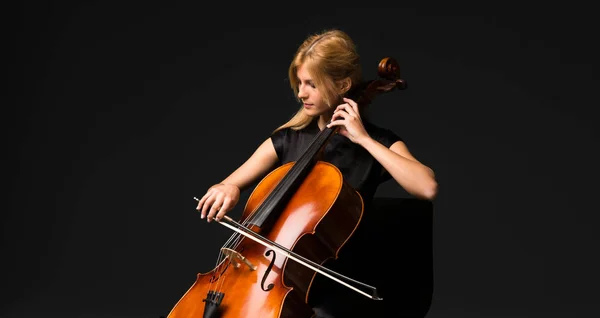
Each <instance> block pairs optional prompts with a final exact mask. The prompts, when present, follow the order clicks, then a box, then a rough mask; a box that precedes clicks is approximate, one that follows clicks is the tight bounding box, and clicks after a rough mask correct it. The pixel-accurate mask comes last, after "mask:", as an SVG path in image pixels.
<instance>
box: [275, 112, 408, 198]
mask: <svg viewBox="0 0 600 318" xmlns="http://www.w3.org/2000/svg"><path fill="white" fill-rule="evenodd" d="M363 125H364V127H365V130H366V131H367V133H368V134H369V135H370V136H371V138H373V139H374V140H376V141H378V142H380V143H381V144H383V145H384V146H386V147H388V148H389V147H390V146H391V145H392V144H394V143H395V142H396V141H403V140H402V139H401V138H400V137H399V136H397V135H396V134H395V133H394V132H392V131H391V130H389V129H385V128H381V127H378V126H376V125H374V124H372V123H370V122H366V121H365V122H363ZM319 132H320V130H319V126H318V122H317V120H316V119H315V120H313V121H312V122H311V123H310V124H309V125H308V126H307V127H306V128H304V129H302V130H293V129H291V128H286V129H282V130H279V131H276V132H275V133H273V134H272V135H271V140H272V141H273V145H274V146H275V151H276V152H277V156H278V157H279V163H280V164H281V165H283V164H286V163H288V162H291V161H296V160H298V158H300V156H301V155H302V154H303V153H304V151H305V150H306V149H307V147H308V146H309V145H310V143H311V142H312V141H313V139H314V138H315V137H316V136H317V134H318V133H319ZM321 160H322V161H326V162H329V163H332V164H333V165H335V166H336V167H337V168H338V169H340V171H341V172H342V175H343V177H344V179H345V180H346V181H347V182H348V184H350V186H352V187H353V188H354V189H356V190H357V191H358V192H359V193H360V195H361V196H362V197H363V200H364V201H365V205H367V204H369V203H370V202H371V199H372V198H373V195H374V194H375V191H376V190H377V187H378V186H379V184H381V183H382V182H384V181H387V180H388V179H390V178H391V175H390V174H389V173H388V172H387V171H385V169H383V167H382V166H381V164H380V163H379V162H378V161H377V160H376V159H375V158H373V156H371V154H370V153H369V152H368V151H367V150H366V149H364V148H363V147H362V146H360V145H358V144H355V143H353V142H352V141H351V140H350V139H348V138H346V137H344V136H342V135H340V134H335V135H333V136H332V137H331V138H330V139H329V141H328V142H327V144H326V145H325V149H324V152H323V157H322V158H321Z"/></svg>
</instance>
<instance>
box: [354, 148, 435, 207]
mask: <svg viewBox="0 0 600 318" xmlns="http://www.w3.org/2000/svg"><path fill="white" fill-rule="evenodd" d="M360 145H362V146H363V147H364V148H365V149H366V150H367V151H368V152H369V153H370V154H371V155H372V156H373V157H374V158H375V159H376V160H377V161H379V163H380V164H381V165H382V166H383V168H385V169H386V170H387V171H388V172H389V173H390V175H391V176H392V178H394V180H396V182H398V184H399V185H400V186H402V187H403V188H404V189H405V190H406V191H407V192H408V193H410V194H412V195H414V196H416V197H418V198H421V199H427V200H433V199H434V198H435V196H436V195H437V182H436V180H435V175H434V173H433V170H431V169H430V168H429V167H427V166H425V165H423V164H422V163H420V162H418V161H415V160H412V159H409V158H406V157H403V156H401V155H399V154H397V153H395V152H394V151H392V150H390V149H389V148H387V147H386V146H384V145H382V144H381V143H379V142H377V141H376V140H374V139H372V138H370V137H368V138H365V139H364V140H363V141H361V142H360Z"/></svg>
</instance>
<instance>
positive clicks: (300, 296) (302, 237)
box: [168, 161, 364, 318]
mask: <svg viewBox="0 0 600 318" xmlns="http://www.w3.org/2000/svg"><path fill="white" fill-rule="evenodd" d="M293 164H294V163H293V162H291V163H287V164H285V165H282V166H280V167H278V168H276V169H275V170H273V171H272V172H271V173H269V174H268V175H267V176H266V177H265V178H263V179H262V180H261V181H260V183H259V184H258V185H257V186H256V188H255V189H254V191H253V192H252V194H251V195H250V197H249V199H248V201H247V203H246V206H245V208H244V212H243V214H242V219H246V218H247V217H248V216H249V215H250V214H251V213H252V212H253V211H255V209H256V208H257V207H258V206H260V205H261V204H262V203H263V201H264V200H265V198H266V197H267V196H268V195H269V194H270V193H271V192H272V191H273V190H274V189H275V187H276V185H277V184H278V183H279V182H280V181H281V179H282V178H283V177H284V176H285V175H286V174H287V172H288V171H289V170H290V168H291V167H292V166H293ZM363 209H364V206H363V201H362V198H361V196H360V194H359V193H358V192H357V191H355V190H354V189H352V188H351V187H350V186H349V185H348V184H347V183H346V182H345V181H344V179H343V177H342V173H341V172H340V171H339V170H338V169H337V168H336V167H335V166H334V165H332V164H330V163H327V162H323V161H317V162H316V164H315V165H314V167H313V168H312V170H311V171H310V172H309V173H308V175H307V176H306V178H305V179H304V182H303V183H302V184H301V185H300V186H299V188H298V189H297V191H296V192H295V193H294V194H293V195H292V196H291V197H290V199H289V201H288V203H287V205H286V206H285V208H284V209H283V210H282V211H281V214H279V216H278V218H277V220H276V221H274V223H273V225H272V226H270V228H269V229H268V231H264V229H261V228H258V227H254V228H252V230H254V231H256V232H258V233H263V232H264V233H263V235H264V236H265V237H266V238H268V239H269V240H271V241H274V242H277V243H278V244H280V245H282V246H284V247H286V248H288V249H289V250H293V251H294V252H295V253H298V254H300V255H302V256H304V257H305V258H307V259H310V260H312V261H314V262H316V263H319V264H322V263H324V262H325V261H326V260H327V259H329V258H337V254H338V252H339V250H340V249H341V248H342V246H343V245H344V244H345V243H346V241H347V240H348V239H349V238H350V236H351V235H352V234H353V232H354V231H355V230H356V228H357V226H358V224H359V222H360V220H361V218H362V214H363ZM235 251H236V252H237V253H239V255H242V256H243V257H244V258H245V260H246V261H248V262H245V261H239V262H232V256H229V257H228V258H226V259H225V260H224V261H222V262H221V263H220V264H218V265H217V267H215V268H214V269H213V270H211V271H210V272H207V273H199V274H198V275H197V279H196V281H195V283H194V284H193V285H192V286H191V287H190V288H189V289H188V290H187V292H186V293H185V294H184V295H183V297H182V298H181V299H180V300H179V301H178V302H177V304H176V305H175V306H174V308H173V309H172V310H171V312H170V313H169V315H168V318H195V317H205V316H203V315H204V314H205V312H206V311H205V305H206V303H207V302H206V301H204V300H205V299H206V298H207V295H208V294H209V293H210V292H211V291H215V290H216V291H221V292H223V293H224V297H222V302H221V303H220V307H219V313H218V314H216V315H215V317H222V318H238V317H239V318H247V317H261V318H263V317H264V318H271V317H273V318H275V317H277V318H278V317H290V318H291V317H311V316H313V315H314V312H313V310H312V308H311V307H310V306H309V305H308V297H309V292H310V289H311V285H312V282H313V280H314V277H315V275H317V273H316V272H314V271H312V270H311V269H309V268H307V267H304V266H302V265H300V264H298V263H296V262H295V261H293V260H290V259H289V258H287V257H285V255H281V254H278V253H276V252H275V251H273V250H271V249H269V248H268V247H265V246H263V245H261V244H258V243H256V242H254V241H252V240H250V239H248V238H242V239H241V241H240V243H239V244H238V245H237V247H236V248H235Z"/></svg>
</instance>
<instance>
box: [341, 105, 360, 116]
mask: <svg viewBox="0 0 600 318" xmlns="http://www.w3.org/2000/svg"><path fill="white" fill-rule="evenodd" d="M338 108H339V109H338V110H337V112H338V113H339V112H344V113H346V114H348V115H350V116H352V117H358V114H357V113H356V111H355V110H354V108H352V105H350V104H348V103H345V104H341V105H340V106H338Z"/></svg>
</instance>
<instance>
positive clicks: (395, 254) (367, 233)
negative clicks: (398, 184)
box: [317, 197, 433, 318]
mask: <svg viewBox="0 0 600 318" xmlns="http://www.w3.org/2000/svg"><path fill="white" fill-rule="evenodd" d="M432 224H433V204H432V203H431V202H430V201H426V200H419V199H412V198H387V197H377V198H375V199H374V200H373V202H372V204H371V206H370V207H366V208H365V214H364V216H363V220H362V221H361V223H360V225H359V227H358V229H357V230H356V231H355V233H354V235H352V237H351V238H350V239H349V240H348V242H347V243H346V245H345V246H344V247H343V248H342V250H341V251H340V253H339V258H338V259H337V260H331V261H328V262H326V263H325V266H327V267H328V268H331V269H332V270H334V271H337V272H339V273H341V274H343V275H345V276H348V277H350V278H353V279H356V280H358V281H360V282H363V283H366V284H369V285H371V286H374V287H376V288H377V290H378V292H379V296H380V297H382V298H383V300H380V301H376V300H372V299H369V298H367V297H365V296H364V295H361V294H359V293H356V292H355V291H353V290H350V289H348V288H346V287H345V286H341V285H340V284H337V283H336V282H331V281H330V280H329V279H327V278H324V277H321V278H319V280H320V281H323V280H327V281H329V282H325V281H323V282H322V283H326V284H328V285H329V286H330V287H332V288H333V290H334V292H333V293H331V292H328V293H327V295H325V297H327V298H329V299H330V300H329V301H333V302H334V303H335V304H336V305H335V308H338V309H337V310H338V311H336V315H335V317H336V318H338V317H411V318H412V317H419V318H422V317H425V315H426V314H427V312H428V311H429V308H430V306H431V299H432V296H433V249H432ZM317 276H320V275H317ZM336 284H337V286H333V285H336ZM361 289H363V290H364V288H361ZM332 298H333V299H332Z"/></svg>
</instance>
